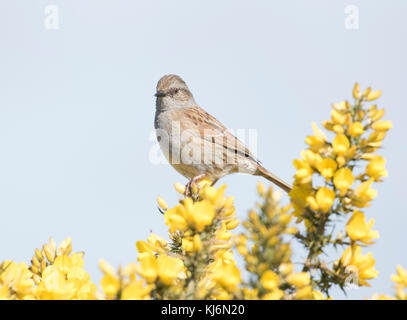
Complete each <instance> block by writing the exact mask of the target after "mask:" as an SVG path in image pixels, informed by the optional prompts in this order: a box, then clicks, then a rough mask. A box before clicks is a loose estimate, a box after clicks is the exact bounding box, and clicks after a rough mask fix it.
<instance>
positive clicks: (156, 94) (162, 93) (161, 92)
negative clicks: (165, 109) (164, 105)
mask: <svg viewBox="0 0 407 320" xmlns="http://www.w3.org/2000/svg"><path fill="white" fill-rule="evenodd" d="M155 96H156V97H157V98H161V97H165V92H163V91H157V92H156V93H155Z"/></svg>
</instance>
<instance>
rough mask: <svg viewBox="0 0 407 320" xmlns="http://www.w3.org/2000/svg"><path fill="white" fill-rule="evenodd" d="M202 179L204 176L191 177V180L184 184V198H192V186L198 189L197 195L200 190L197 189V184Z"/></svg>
mask: <svg viewBox="0 0 407 320" xmlns="http://www.w3.org/2000/svg"><path fill="white" fill-rule="evenodd" d="M203 177H205V174H200V175H198V176H195V177H193V178H192V179H191V180H189V182H188V183H187V184H186V186H185V196H186V197H190V196H192V194H193V190H192V188H193V186H194V184H195V185H196V187H197V189H198V193H199V191H200V188H199V184H198V182H199V180H201V179H202V178H203Z"/></svg>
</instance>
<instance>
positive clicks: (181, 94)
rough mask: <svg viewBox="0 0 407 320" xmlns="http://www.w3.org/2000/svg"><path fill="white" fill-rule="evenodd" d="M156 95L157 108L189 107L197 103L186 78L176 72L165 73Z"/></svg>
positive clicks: (159, 82) (158, 84)
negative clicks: (185, 80) (183, 78)
mask: <svg viewBox="0 0 407 320" xmlns="http://www.w3.org/2000/svg"><path fill="white" fill-rule="evenodd" d="M155 96H156V97H157V100H156V105H157V108H162V109H175V108H189V107H193V106H195V105H196V103H195V100H194V97H193V96H192V93H191V92H190V91H189V89H188V86H187V85H186V83H185V82H184V80H182V79H181V77H179V76H177V75H175V74H168V75H165V76H163V77H162V78H161V79H160V80H159V81H158V83H157V92H156V93H155Z"/></svg>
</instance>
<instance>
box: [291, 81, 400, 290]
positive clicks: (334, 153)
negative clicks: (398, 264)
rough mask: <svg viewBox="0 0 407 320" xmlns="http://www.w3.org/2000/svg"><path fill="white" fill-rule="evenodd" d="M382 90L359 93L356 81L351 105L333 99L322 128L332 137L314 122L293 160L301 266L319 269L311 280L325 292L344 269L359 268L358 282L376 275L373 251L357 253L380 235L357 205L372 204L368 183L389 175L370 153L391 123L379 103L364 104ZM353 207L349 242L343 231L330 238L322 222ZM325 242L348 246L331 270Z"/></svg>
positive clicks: (341, 281)
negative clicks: (304, 253)
mask: <svg viewBox="0 0 407 320" xmlns="http://www.w3.org/2000/svg"><path fill="white" fill-rule="evenodd" d="M380 95H381V92H380V91H379V90H378V91H372V90H371V89H370V88H368V89H366V90H365V91H364V92H363V93H362V94H361V93H360V88H359V85H358V84H355V86H354V89H353V97H354V100H355V101H354V103H353V105H352V104H351V103H349V102H348V101H342V102H339V103H335V104H333V105H332V107H333V109H332V111H331V119H330V120H328V121H325V122H323V126H324V128H325V129H326V130H327V131H328V132H331V133H333V135H334V137H333V139H332V140H331V141H330V139H328V136H327V134H326V133H324V132H323V131H322V130H321V129H319V128H318V127H317V125H316V124H315V123H313V124H312V126H313V130H314V135H313V136H308V137H307V138H306V140H305V142H306V144H308V146H309V147H308V149H306V150H303V151H302V152H301V159H297V160H294V166H295V168H296V169H297V171H296V173H295V176H294V178H295V181H294V187H293V190H292V191H291V192H290V197H291V202H292V205H293V207H294V211H293V214H294V215H295V216H296V217H297V221H298V222H300V221H302V220H304V221H305V226H306V232H305V234H298V235H297V237H298V239H299V240H300V241H301V242H302V243H303V244H304V246H305V247H306V248H307V249H308V251H309V255H308V259H307V261H306V263H305V266H304V270H312V269H317V270H319V271H320V272H321V275H320V278H319V279H318V280H317V279H314V280H316V281H317V283H318V285H319V286H320V287H321V289H323V290H325V291H326V292H327V291H328V289H329V287H330V286H331V284H332V283H336V284H338V285H340V286H343V285H344V282H345V281H346V272H349V270H351V269H352V270H353V271H352V272H356V271H357V276H358V284H359V285H368V283H367V282H366V281H365V280H367V279H371V278H374V277H376V276H377V271H376V270H374V267H373V266H374V259H373V258H372V257H371V254H368V255H367V256H361V254H360V251H361V247H360V246H359V245H358V243H362V244H364V245H369V244H372V243H373V241H372V240H373V239H377V238H378V237H379V234H378V232H377V231H371V227H372V225H373V223H374V220H373V219H372V220H370V221H369V222H368V223H366V221H365V216H364V213H363V212H361V211H359V210H358V209H356V208H365V207H368V206H370V203H371V201H372V200H373V199H374V198H375V197H376V196H377V191H376V190H374V189H372V187H371V186H372V183H373V182H375V181H376V182H379V181H381V178H383V177H386V176H387V171H386V169H385V162H386V161H385V159H384V158H382V157H381V156H380V155H377V154H374V152H375V151H376V150H377V149H378V148H379V147H380V146H381V143H382V140H383V139H384V138H385V136H386V132H387V131H388V130H389V129H390V128H391V127H392V124H391V122H390V121H384V120H381V118H382V117H383V115H384V110H383V109H378V108H377V105H371V106H368V107H366V106H365V105H366V103H368V102H370V101H373V100H375V99H377V98H379V97H380ZM369 132H370V133H369ZM362 161H367V165H366V166H365V167H364V168H365V170H358V167H360V164H359V163H360V162H362ZM351 211H353V215H352V217H351V218H350V219H349V221H348V223H347V225H346V235H347V238H348V239H349V241H347V239H344V238H343V237H342V236H341V234H339V235H338V237H337V238H333V236H332V235H331V234H330V233H328V232H327V231H326V226H328V225H329V224H330V223H331V222H332V220H333V218H334V217H338V216H340V215H343V214H347V213H349V212H351ZM329 244H332V245H335V246H336V245H346V244H349V245H350V246H349V247H348V248H347V249H346V250H345V251H344V252H343V255H342V258H341V259H340V260H338V261H337V263H335V264H334V265H333V270H329V268H327V266H326V265H325V264H323V263H322V262H321V260H320V258H319V254H320V253H321V252H323V250H324V247H325V246H327V245H329ZM366 264H367V265H368V266H369V267H366ZM322 265H323V266H324V267H323V268H322V267H321V266H322ZM350 265H351V266H352V268H350V267H349V266H350ZM366 270H367V271H366Z"/></svg>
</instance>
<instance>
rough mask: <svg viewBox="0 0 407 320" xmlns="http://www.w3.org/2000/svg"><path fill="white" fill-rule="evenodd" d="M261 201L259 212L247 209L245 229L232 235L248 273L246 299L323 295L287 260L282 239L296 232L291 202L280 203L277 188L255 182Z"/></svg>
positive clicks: (288, 255) (288, 248)
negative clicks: (292, 223)
mask: <svg viewBox="0 0 407 320" xmlns="http://www.w3.org/2000/svg"><path fill="white" fill-rule="evenodd" d="M257 191H258V194H259V196H260V197H261V198H262V203H261V204H258V208H259V212H256V210H251V211H250V212H249V215H248V219H247V220H246V221H244V222H243V226H244V227H245V229H246V232H244V233H241V234H240V235H239V236H237V237H236V241H235V242H236V248H237V250H238V251H239V253H240V254H241V255H243V257H244V260H245V263H246V269H247V271H248V272H249V273H250V274H251V279H250V281H249V287H247V288H244V289H243V293H244V295H243V296H244V297H245V298H247V299H264V300H279V299H286V300H288V299H323V298H324V296H323V295H322V293H321V292H319V291H317V290H313V288H312V286H311V280H310V277H309V274H308V273H307V272H295V271H294V264H293V262H292V261H291V254H292V252H291V246H290V243H288V242H287V240H285V238H286V237H287V236H291V235H293V234H296V233H297V231H298V230H297V228H296V227H292V226H290V225H289V224H290V222H291V220H292V214H291V213H290V210H291V206H290V205H287V206H284V207H281V206H280V204H279V199H280V197H281V193H280V192H278V191H277V192H273V190H272V188H271V187H270V188H269V189H268V190H267V191H266V190H265V187H264V186H263V184H261V183H259V184H258V186H257Z"/></svg>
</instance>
